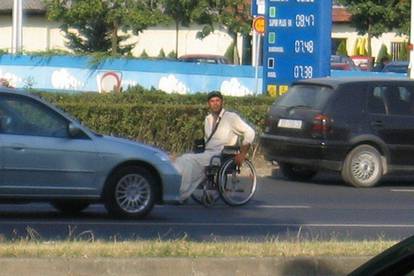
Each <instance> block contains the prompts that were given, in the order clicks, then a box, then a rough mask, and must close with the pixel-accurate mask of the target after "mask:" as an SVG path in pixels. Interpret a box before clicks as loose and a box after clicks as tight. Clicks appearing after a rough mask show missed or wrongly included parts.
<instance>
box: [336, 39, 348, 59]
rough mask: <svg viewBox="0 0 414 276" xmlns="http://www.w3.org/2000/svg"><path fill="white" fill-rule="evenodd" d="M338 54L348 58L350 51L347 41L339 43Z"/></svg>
mask: <svg viewBox="0 0 414 276" xmlns="http://www.w3.org/2000/svg"><path fill="white" fill-rule="evenodd" d="M336 54H337V55H341V56H348V51H347V49H346V40H342V41H341V42H340V43H339V45H338V48H337V49H336Z"/></svg>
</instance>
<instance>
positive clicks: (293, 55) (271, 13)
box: [263, 0, 332, 95]
mask: <svg viewBox="0 0 414 276" xmlns="http://www.w3.org/2000/svg"><path fill="white" fill-rule="evenodd" d="M265 20H266V23H265V26H266V33H265V41H264V51H263V52H264V55H263V58H264V60H263V73H264V76H263V87H264V89H265V90H266V91H267V93H269V94H270V95H278V94H279V95H280V94H283V93H285V92H286V91H287V88H288V87H289V85H290V84H291V83H292V82H293V81H295V80H299V79H310V78H315V77H324V76H329V74H330V55H331V29H332V0H266V5H265Z"/></svg>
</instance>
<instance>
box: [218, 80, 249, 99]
mask: <svg viewBox="0 0 414 276" xmlns="http://www.w3.org/2000/svg"><path fill="white" fill-rule="evenodd" d="M220 92H221V93H222V94H223V95H227V96H248V95H253V92H252V91H250V90H249V88H247V87H246V86H243V85H242V84H241V83H240V81H239V79H237V78H231V79H230V80H225V81H223V82H222V83H221V86H220Z"/></svg>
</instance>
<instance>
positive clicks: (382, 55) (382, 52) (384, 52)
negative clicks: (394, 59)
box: [376, 44, 391, 63]
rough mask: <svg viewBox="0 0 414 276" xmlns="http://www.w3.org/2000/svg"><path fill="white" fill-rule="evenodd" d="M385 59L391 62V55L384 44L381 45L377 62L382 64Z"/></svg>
mask: <svg viewBox="0 0 414 276" xmlns="http://www.w3.org/2000/svg"><path fill="white" fill-rule="evenodd" d="M384 58H386V59H388V60H391V55H390V54H388V49H387V46H385V45H384V44H382V45H381V48H380V49H379V51H378V55H377V59H376V62H377V63H380V62H381V60H383V59H384Z"/></svg>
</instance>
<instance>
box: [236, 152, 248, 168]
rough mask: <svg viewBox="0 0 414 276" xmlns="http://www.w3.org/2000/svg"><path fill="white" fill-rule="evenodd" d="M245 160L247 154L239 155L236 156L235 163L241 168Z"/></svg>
mask: <svg viewBox="0 0 414 276" xmlns="http://www.w3.org/2000/svg"><path fill="white" fill-rule="evenodd" d="M244 160H246V155H245V154H242V153H239V154H237V155H236V156H234V161H235V162H236V164H237V166H241V165H242V164H243V162H244Z"/></svg>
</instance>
